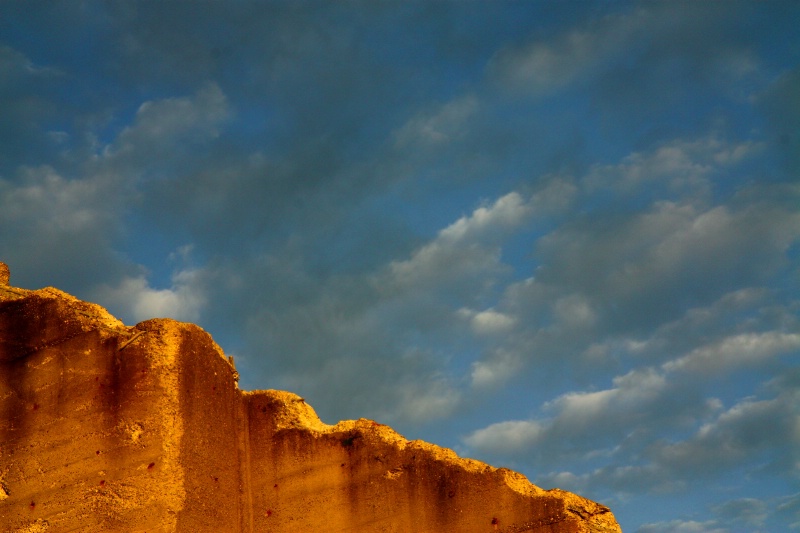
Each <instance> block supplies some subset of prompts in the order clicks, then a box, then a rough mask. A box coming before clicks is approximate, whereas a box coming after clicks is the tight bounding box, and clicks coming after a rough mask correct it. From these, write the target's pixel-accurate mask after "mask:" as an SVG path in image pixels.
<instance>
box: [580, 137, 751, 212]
mask: <svg viewBox="0 0 800 533" xmlns="http://www.w3.org/2000/svg"><path fill="white" fill-rule="evenodd" d="M763 149H764V144H763V143H762V142H756V141H752V140H746V141H742V142H737V143H729V142H725V141H722V140H721V139H719V138H718V137H717V136H714V135H710V136H706V137H702V138H700V139H697V140H694V141H686V140H683V139H676V140H673V141H670V142H667V143H664V144H662V145H660V146H658V147H656V148H655V149H653V150H652V151H647V152H634V153H632V154H630V155H628V156H626V157H625V158H624V159H623V160H622V162H621V163H618V164H614V165H595V166H593V167H592V168H591V169H590V171H589V172H588V173H587V174H586V176H584V177H583V178H582V180H581V183H582V185H583V186H584V187H585V188H586V190H587V191H589V192H597V191H602V190H607V189H613V190H614V191H616V192H617V193H625V194H631V193H641V192H643V191H645V190H646V189H645V188H647V187H650V188H652V187H653V186H655V185H662V186H664V187H665V189H666V190H667V191H672V192H676V191H677V192H681V193H684V194H686V193H689V194H692V195H693V196H695V197H696V196H698V195H707V194H708V192H709V191H710V189H711V186H712V182H711V180H712V178H714V177H717V176H718V174H719V173H720V172H722V171H724V170H725V169H726V168H729V167H732V166H734V165H736V164H739V163H741V162H742V161H744V160H745V159H748V158H750V157H753V156H754V155H756V154H758V153H759V152H761V151H763Z"/></svg>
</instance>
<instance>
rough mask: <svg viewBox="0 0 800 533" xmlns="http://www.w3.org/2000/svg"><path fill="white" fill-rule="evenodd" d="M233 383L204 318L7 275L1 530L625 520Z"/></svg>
mask: <svg viewBox="0 0 800 533" xmlns="http://www.w3.org/2000/svg"><path fill="white" fill-rule="evenodd" d="M237 379H238V374H237V373H236V370H235V368H234V367H233V363H232V361H231V360H229V359H228V358H226V357H225V356H224V354H223V352H222V350H221V349H220V348H219V346H217V344H216V343H215V342H214V341H213V340H212V338H211V337H210V336H209V335H208V334H207V333H206V332H205V331H203V330H202V329H201V328H199V327H197V326H195V325H192V324H185V323H180V322H176V321H173V320H161V319H156V320H148V321H145V322H142V323H140V324H137V325H136V326H134V327H126V326H125V325H124V324H122V323H121V322H120V321H118V320H117V319H115V318H114V317H112V316H111V315H110V314H108V312H106V311H105V310H104V309H103V308H101V307H99V306H97V305H94V304H90V303H86V302H82V301H80V300H78V299H76V298H74V297H72V296H70V295H68V294H65V293H63V292H61V291H58V290H57V289H52V288H46V289H41V290H38V291H28V290H24V289H17V288H13V287H8V286H3V285H0V409H2V420H3V422H4V423H3V424H2V425H0V530H2V531H10V532H20V533H22V532H26V533H33V532H39V531H47V532H48V533H53V532H59V531H82V532H111V531H119V532H122V531H126V532H127V531H137V532H144V531H147V532H148V533H157V532H175V531H178V532H191V533H195V532H237V533H240V532H241V533H251V532H267V531H269V532H276V533H280V532H293V533H294V532H326V533H327V532H344V531H359V532H397V533H400V532H402V533H409V532H418V533H433V532H443V533H450V532H452V533H470V532H476V533H477V532H491V531H503V532H509V533H510V532H515V533H519V532H539V531H541V532H545V531H546V532H549V533H560V532H618V531H620V528H619V526H618V525H617V523H616V521H615V519H614V516H613V515H612V513H611V511H610V510H609V509H608V508H606V507H604V506H602V505H600V504H597V503H594V502H591V501H589V500H586V499H585V498H581V497H580V496H577V495H575V494H571V493H568V492H564V491H561V490H558V489H553V490H549V491H545V490H542V489H540V488H538V487H536V486H535V485H532V484H531V483H529V482H528V480H527V479H526V478H525V477H524V476H522V475H521V474H517V473H515V472H512V471H510V470H506V469H496V468H493V467H491V466H489V465H486V464H484V463H481V462H478V461H474V460H470V459H462V458H460V457H458V456H457V455H456V454H455V453H454V452H453V451H451V450H448V449H445V448H441V447H438V446H434V445H432V444H427V443H425V442H421V441H411V442H409V441H407V440H406V439H405V438H403V437H402V436H401V435H399V434H398V433H396V432H395V431H393V430H392V429H391V428H389V427H388V426H385V425H381V424H377V423H375V422H372V421H370V420H365V419H361V420H356V421H352V420H350V421H343V422H339V423H338V424H336V425H332V426H331V425H327V424H324V423H322V421H320V419H319V418H318V417H317V415H316V413H315V412H314V410H313V409H312V408H311V406H309V405H308V404H307V403H306V402H305V401H304V400H303V399H302V398H300V397H299V396H297V395H294V394H292V393H289V392H281V391H256V392H243V391H240V390H239V388H238V386H237Z"/></svg>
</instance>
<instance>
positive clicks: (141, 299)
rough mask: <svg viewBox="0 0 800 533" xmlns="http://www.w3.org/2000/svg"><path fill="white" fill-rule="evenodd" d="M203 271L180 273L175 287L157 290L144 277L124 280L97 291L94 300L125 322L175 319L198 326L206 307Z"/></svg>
mask: <svg viewBox="0 0 800 533" xmlns="http://www.w3.org/2000/svg"><path fill="white" fill-rule="evenodd" d="M202 282H203V272H202V271H201V270H179V271H177V272H175V273H174V274H173V275H172V285H171V286H170V287H168V288H163V289H156V288H153V287H151V286H150V284H149V282H148V281H147V278H146V277H145V276H143V275H139V276H135V277H125V278H123V279H122V280H120V281H119V282H118V284H117V285H115V286H108V285H101V286H98V287H96V288H95V289H94V295H93V299H94V300H95V301H98V302H103V304H104V305H105V306H106V307H108V308H109V310H111V311H112V312H113V313H114V314H115V315H117V316H119V317H120V318H122V319H123V320H126V321H131V322H134V323H135V322H140V321H142V320H147V319H149V318H173V319H175V320H181V321H185V322H197V321H198V320H199V319H200V317H201V314H202V312H203V309H204V308H205V306H206V303H207V300H206V294H205V289H204V286H203V283H202Z"/></svg>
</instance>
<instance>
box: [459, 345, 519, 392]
mask: <svg viewBox="0 0 800 533" xmlns="http://www.w3.org/2000/svg"><path fill="white" fill-rule="evenodd" d="M522 367H523V361H522V359H521V358H520V357H519V356H518V355H517V354H516V353H515V352H513V351H509V350H506V349H504V348H498V349H496V350H494V351H493V352H492V354H491V355H490V356H489V357H488V358H486V359H484V360H481V361H475V362H473V363H472V365H471V370H470V378H471V384H472V386H473V387H476V388H492V387H496V386H498V385H501V384H502V383H503V382H505V381H506V380H508V379H509V378H511V377H512V376H514V374H515V373H516V372H518V371H519V370H520V369H521V368H522Z"/></svg>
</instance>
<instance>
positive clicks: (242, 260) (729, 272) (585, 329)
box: [0, 0, 800, 533]
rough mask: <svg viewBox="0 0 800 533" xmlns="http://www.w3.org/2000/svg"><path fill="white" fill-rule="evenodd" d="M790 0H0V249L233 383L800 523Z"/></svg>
mask: <svg viewBox="0 0 800 533" xmlns="http://www.w3.org/2000/svg"><path fill="white" fill-rule="evenodd" d="M798 27H800V3H797V2H794V1H784V2H781V1H771V2H756V1H751V2H736V1H733V0H731V1H726V2H710V1H709V2H704V1H697V2H688V1H686V2H678V1H674V2H660V1H648V2H642V3H636V2H634V3H631V2H621V1H610V0H609V1H596V2H582V1H578V0H574V1H569V2H555V1H549V2H548V1H515V2H511V1H502V0H501V1H491V2H490V1H488V0H487V1H468V2H466V1H459V2H456V1H451V2H448V1H437V2H422V1H404V2H400V1H392V0H386V1H381V2H344V1H340V2H321V1H320V2H302V1H292V2H289V1H285V2H279V1H273V2H250V1H233V2H212V1H206V2H177V1H174V2H173V1H169V0H167V1H166V2H155V1H126V2H115V1H102V2H100V1H90V0H89V1H75V2H41V1H36V0H35V1H29V2H21V1H19V2H17V1H13V0H8V1H5V2H2V3H0V260H2V261H4V262H6V263H8V264H9V266H10V269H11V283H12V285H15V286H19V287H25V288H31V289H35V288H40V287H45V286H55V287H58V288H60V289H62V290H64V291H67V292H69V293H71V294H74V295H75V296H78V297H79V298H82V299H85V300H89V301H93V302H97V303H99V304H101V305H103V306H104V307H106V308H107V309H109V311H111V312H112V313H113V314H115V315H116V316H118V317H119V318H121V319H122V320H123V321H125V323H126V324H130V325H133V324H135V323H137V322H139V321H141V320H145V319H148V318H151V317H172V318H175V319H178V320H184V321H190V322H194V323H197V324H199V325H200V326H201V327H203V328H204V329H205V330H206V331H208V332H209V333H210V334H211V335H212V336H213V337H214V339H215V340H216V341H217V342H218V343H219V344H220V345H221V346H222V348H223V349H224V350H225V352H226V353H227V354H229V355H233V356H234V358H235V360H236V365H237V368H238V370H239V371H240V373H241V381H240V387H241V388H243V389H246V390H254V389H268V388H277V389H285V390H290V391H293V392H296V393H297V394H300V395H301V396H303V397H304V398H305V399H306V400H307V401H308V402H309V403H310V404H311V405H312V406H314V407H315V409H316V410H317V412H318V413H319V415H320V416H321V418H322V419H323V421H325V422H327V423H335V422H336V421H338V420H340V419H353V418H360V417H365V418H371V419H375V420H377V421H379V422H381V423H385V424H389V425H391V426H393V427H394V428H395V429H397V430H398V431H399V432H400V433H402V434H403V435H405V436H406V437H407V438H409V439H424V440H427V441H430V442H433V443H436V444H439V445H442V446H446V447H449V448H452V449H454V450H456V451H457V452H458V453H459V454H460V455H462V456H467V457H472V458H476V459H480V460H482V461H486V462H488V463H490V464H492V465H495V466H505V467H509V468H512V469H514V470H517V471H520V472H522V473H523V474H525V475H526V476H527V477H528V478H529V479H530V480H531V481H532V482H534V483H536V484H537V485H539V486H542V487H543V488H546V489H548V488H552V487H560V488H562V489H565V490H570V491H574V492H577V493H579V494H581V495H584V496H586V497H588V498H591V499H593V500H596V501H599V502H602V503H604V504H605V505H608V506H610V507H611V509H612V510H613V512H614V513H615V515H616V517H617V519H618V520H619V522H620V524H621V526H622V528H623V530H624V531H626V532H639V533H660V532H668V531H669V532H683V533H688V532H713V533H723V532H754V531H763V532H777V531H793V530H794V531H800V365H798V362H800V32H798V30H797V28H798Z"/></svg>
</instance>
